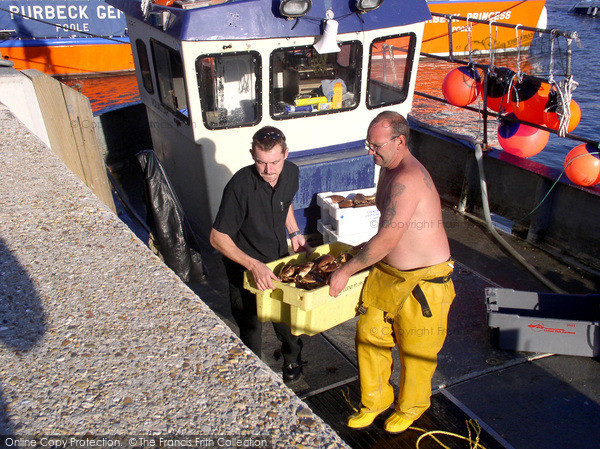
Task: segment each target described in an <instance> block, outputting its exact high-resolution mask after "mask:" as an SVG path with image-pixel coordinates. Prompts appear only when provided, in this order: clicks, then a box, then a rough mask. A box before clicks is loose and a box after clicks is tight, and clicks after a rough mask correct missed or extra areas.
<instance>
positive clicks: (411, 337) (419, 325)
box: [390, 281, 455, 432]
mask: <svg viewBox="0 0 600 449" xmlns="http://www.w3.org/2000/svg"><path fill="white" fill-rule="evenodd" d="M420 285H421V288H422V290H423V293H424V294H425V297H426V298H427V301H428V303H429V306H430V308H431V312H432V314H433V316H432V317H429V318H426V317H424V316H423V312H422V310H421V306H420V305H419V303H418V302H417V300H416V299H415V298H414V297H413V296H412V295H411V297H410V298H409V299H408V301H406V302H405V303H404V306H403V307H402V309H401V310H400V312H399V313H398V314H397V315H396V316H395V317H394V333H395V336H396V342H397V343H398V349H399V354H400V363H401V370H400V388H399V394H398V401H397V402H396V407H395V409H396V411H395V413H394V414H395V415H396V414H397V415H398V416H399V417H402V419H403V420H405V421H406V422H408V421H411V422H412V421H416V420H417V419H418V418H419V417H420V416H421V415H422V414H423V413H424V412H425V410H427V409H428V408H429V406H430V405H431V400H430V397H431V379H432V377H433V374H434V372H435V369H436V367H437V354H438V352H439V351H440V349H441V348H442V346H443V344H444V340H445V339H446V332H447V320H448V311H449V309H450V304H451V303H452V300H453V299H454V296H455V293H454V286H453V285H452V282H451V281H450V282H448V283H446V284H433V283H426V282H423V283H421V284H420ZM392 416H393V415H392ZM390 418H391V417H390ZM394 422H396V421H394ZM404 425H405V423H403V424H398V423H396V424H393V426H394V428H396V429H398V428H402V427H403V426H404ZM390 426H392V424H390ZM408 426H410V424H408ZM408 426H407V427H408ZM401 431H402V430H395V432H401Z"/></svg>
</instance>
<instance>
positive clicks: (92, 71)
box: [0, 0, 134, 76]
mask: <svg viewBox="0 0 600 449" xmlns="http://www.w3.org/2000/svg"><path fill="white" fill-rule="evenodd" d="M0 30H1V31H0V32H1V33H2V39H1V40H0V52H1V54H2V59H4V65H6V64H10V63H12V64H13V65H14V67H15V68H16V69H18V70H23V69H37V70H40V71H42V72H44V73H46V74H48V75H77V76H90V75H100V74H102V75H105V74H115V73H122V72H126V71H133V70H134V63H133V56H132V53H131V46H130V44H129V37H128V33H127V24H126V22H125V16H124V15H123V13H122V12H121V11H119V10H118V9H116V8H115V7H113V6H110V5H108V4H106V3H105V2H104V1H103V0H0Z"/></svg>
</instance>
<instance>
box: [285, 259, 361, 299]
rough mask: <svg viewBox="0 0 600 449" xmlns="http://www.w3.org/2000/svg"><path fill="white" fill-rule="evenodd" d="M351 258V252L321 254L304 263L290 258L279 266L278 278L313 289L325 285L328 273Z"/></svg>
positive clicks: (303, 287) (305, 288) (297, 285)
mask: <svg viewBox="0 0 600 449" xmlns="http://www.w3.org/2000/svg"><path fill="white" fill-rule="evenodd" d="M351 258H352V254H350V253H348V252H344V253H342V254H340V255H339V256H338V257H334V256H332V255H331V254H323V255H322V256H319V257H317V258H315V259H314V260H312V261H308V262H304V263H297V261H295V260H292V261H290V262H288V263H287V264H285V265H284V266H283V267H281V270H279V279H281V281H282V282H285V283H295V284H296V287H298V288H302V289H304V290H313V289H315V288H319V287H323V286H325V285H327V279H328V277H329V275H330V274H331V273H333V272H334V271H335V270H337V269H338V268H340V267H341V266H342V265H343V264H344V263H346V262H348V261H349V260H350V259H351Z"/></svg>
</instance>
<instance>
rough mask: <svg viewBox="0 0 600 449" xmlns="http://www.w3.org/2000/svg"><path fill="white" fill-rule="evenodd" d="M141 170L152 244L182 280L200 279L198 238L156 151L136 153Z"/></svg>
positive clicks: (200, 264) (203, 269)
mask: <svg viewBox="0 0 600 449" xmlns="http://www.w3.org/2000/svg"><path fill="white" fill-rule="evenodd" d="M136 156H137V158H138V161H139V162H140V165H141V166H142V171H143V173H144V183H145V186H144V200H145V202H146V210H147V214H146V217H147V218H146V221H147V223H148V226H149V227H150V229H151V231H152V238H153V240H154V244H155V246H156V247H157V249H158V252H159V254H160V255H161V256H162V258H163V260H164V262H165V264H167V266H168V267H169V268H171V270H173V271H174V272H175V273H176V274H177V276H179V277H180V278H181V279H182V280H183V281H184V282H194V281H199V280H202V279H203V278H204V276H205V271H206V270H205V267H204V264H203V263H202V256H201V248H202V247H203V246H204V247H206V245H205V244H203V242H202V239H201V238H200V237H199V236H198V235H197V234H196V233H195V232H194V231H193V229H192V227H191V225H190V222H189V221H188V220H187V218H186V216H185V213H184V212H183V208H182V207H181V203H180V202H179V200H178V199H177V195H176V194H175V190H174V189H173V186H172V185H171V183H170V181H169V179H168V177H167V175H166V173H165V171H164V169H163V167H162V165H161V164H160V161H159V160H158V157H157V156H156V153H154V151H152V150H144V151H141V152H139V153H138V154H137V155H136Z"/></svg>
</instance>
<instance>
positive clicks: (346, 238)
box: [317, 220, 377, 246]
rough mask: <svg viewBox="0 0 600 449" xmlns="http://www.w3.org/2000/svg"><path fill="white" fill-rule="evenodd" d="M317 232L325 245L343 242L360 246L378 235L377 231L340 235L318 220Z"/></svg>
mask: <svg viewBox="0 0 600 449" xmlns="http://www.w3.org/2000/svg"><path fill="white" fill-rule="evenodd" d="M317 230H318V231H319V232H320V233H321V235H323V243H334V242H341V243H345V244H346V245H352V246H356V245H360V244H361V243H364V242H366V241H368V240H370V239H371V237H373V236H374V235H375V234H377V229H376V228H375V229H373V230H372V231H369V232H360V233H358V234H346V235H339V234H338V233H337V232H336V231H334V230H333V229H332V228H331V226H330V225H326V224H323V222H322V221H321V220H317Z"/></svg>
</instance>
